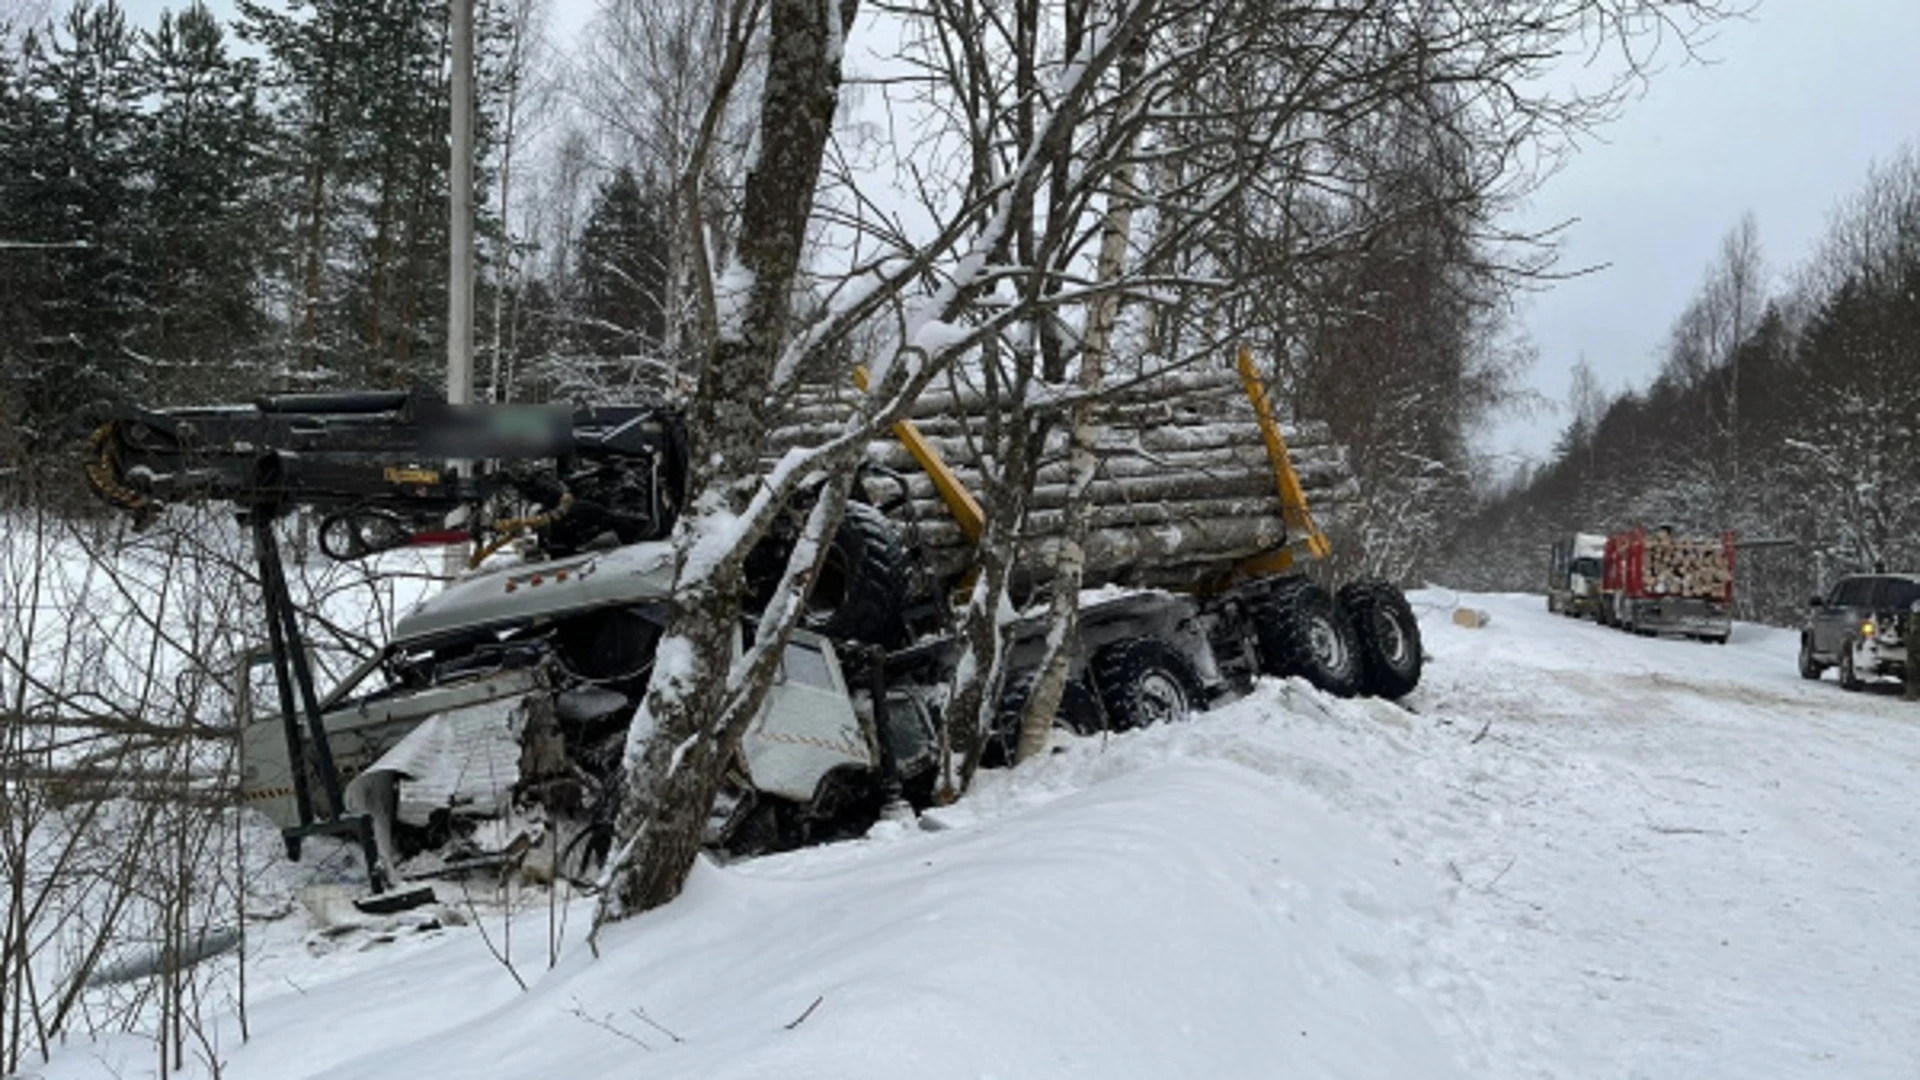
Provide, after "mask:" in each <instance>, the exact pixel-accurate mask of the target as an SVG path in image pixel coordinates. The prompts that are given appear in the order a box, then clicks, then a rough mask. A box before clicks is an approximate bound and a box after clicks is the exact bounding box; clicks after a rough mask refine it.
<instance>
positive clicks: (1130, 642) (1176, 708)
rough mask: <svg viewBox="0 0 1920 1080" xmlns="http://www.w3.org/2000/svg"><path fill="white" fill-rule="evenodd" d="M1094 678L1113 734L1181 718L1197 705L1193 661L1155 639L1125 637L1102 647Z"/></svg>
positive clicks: (1186, 715)
mask: <svg viewBox="0 0 1920 1080" xmlns="http://www.w3.org/2000/svg"><path fill="white" fill-rule="evenodd" d="M1093 678H1094V682H1095V684H1096V685H1098V687H1099V689H1100V700H1101V702H1102V703H1103V704H1105V705H1106V707H1107V722H1108V724H1109V725H1111V726H1112V728H1113V730H1115V731H1130V730H1132V729H1134V728H1143V727H1147V726H1149V725H1152V724H1160V723H1167V722H1170V721H1174V720H1185V719H1186V718H1187V717H1188V716H1190V715H1192V714H1193V711H1194V710H1195V709H1196V708H1197V707H1198V705H1199V702H1200V693H1201V691H1200V675H1199V673H1198V672H1196V671H1194V669H1193V663H1192V661H1189V660H1188V659H1187V658H1186V657H1185V656H1183V655H1181V653H1180V651H1179V650H1178V649H1175V648H1174V647H1173V646H1171V645H1169V644H1167V643H1166V642H1164V641H1161V640H1160V639H1158V638H1148V637H1138V638H1126V639H1125V640H1122V641H1116V642H1114V643H1113V644H1111V645H1108V646H1107V647H1106V648H1104V649H1101V650H1100V651H1099V652H1098V653H1096V654H1095V655H1094V658H1093Z"/></svg>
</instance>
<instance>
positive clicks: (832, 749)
mask: <svg viewBox="0 0 1920 1080" xmlns="http://www.w3.org/2000/svg"><path fill="white" fill-rule="evenodd" d="M740 746H741V750H742V752H743V754H744V756H745V757H746V761H747V774H748V775H749V776H751V777H752V778H753V785H754V787H756V788H758V789H759V790H761V791H763V792H767V793H769V794H773V795H778V796H780V797H782V798H786V799H792V800H794V801H795V802H801V803H804V802H807V801H808V800H810V799H812V798H813V795H814V791H815V790H816V789H817V788H818V786H819V784H820V778H821V777H823V776H825V775H826V774H827V773H829V772H831V771H833V770H834V769H837V768H840V767H842V766H853V767H856V768H861V769H868V768H872V767H874V764H875V762H874V758H873V752H872V750H871V749H870V748H869V747H868V744H867V738H866V732H865V731H863V730H862V729H861V726H860V719H859V717H857V716H855V715H854V712H853V703H852V701H851V700H850V699H849V698H848V696H847V687H846V682H845V680H844V678H843V676H842V675H841V673H840V661H839V658H838V657H837V656H835V655H834V652H833V646H832V644H831V643H830V642H828V641H827V640H826V639H824V638H820V637H816V636H814V635H813V634H809V633H807V632H806V631H804V630H795V631H794V632H793V636H792V638H790V639H789V640H788V642H787V650H786V654H785V656H784V657H783V658H782V660H781V664H780V673H779V674H778V675H777V676H776V677H775V679H774V684H773V686H772V687H771V688H770V689H769V690H768V691H767V704H766V706H765V707H764V708H763V709H762V710H761V711H760V715H759V717H758V718H757V719H755V720H754V722H753V724H752V726H750V727H748V728H747V731H746V734H745V735H744V736H743V737H742V738H741V740H740Z"/></svg>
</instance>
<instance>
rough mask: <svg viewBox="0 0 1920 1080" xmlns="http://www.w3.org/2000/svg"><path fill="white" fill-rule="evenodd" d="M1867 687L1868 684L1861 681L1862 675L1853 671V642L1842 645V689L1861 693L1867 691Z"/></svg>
mask: <svg viewBox="0 0 1920 1080" xmlns="http://www.w3.org/2000/svg"><path fill="white" fill-rule="evenodd" d="M1866 686H1867V684H1866V683H1865V682H1863V681H1861V678H1860V673H1859V672H1857V671H1855V670H1854V669H1853V642H1851V641H1847V642H1842V643H1841V645H1840V689H1842V690H1854V691H1859V690H1864V689H1866Z"/></svg>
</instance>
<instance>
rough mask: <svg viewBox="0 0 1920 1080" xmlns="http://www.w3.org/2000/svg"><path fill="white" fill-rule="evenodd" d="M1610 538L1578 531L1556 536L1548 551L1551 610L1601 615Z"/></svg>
mask: <svg viewBox="0 0 1920 1080" xmlns="http://www.w3.org/2000/svg"><path fill="white" fill-rule="evenodd" d="M1606 556H1607V538H1606V537H1605V536H1603V535H1600V534H1598V533H1575V534H1574V535H1573V536H1572V537H1570V538H1568V539H1565V540H1556V541H1554V542H1553V546H1552V547H1551V548H1549V549H1548V552H1547V610H1548V611H1551V612H1556V613H1558V614H1562V615H1570V616H1572V617H1574V618H1576V619H1578V618H1598V617H1599V615H1600V605H1601V603H1602V601H1603V599H1604V598H1603V596H1602V593H1601V582H1602V579H1603V578H1604V576H1605V568H1604V565H1605V562H1606Z"/></svg>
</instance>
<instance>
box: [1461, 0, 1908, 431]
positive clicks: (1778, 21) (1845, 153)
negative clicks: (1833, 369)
mask: <svg viewBox="0 0 1920 1080" xmlns="http://www.w3.org/2000/svg"><path fill="white" fill-rule="evenodd" d="M1704 52H1705V54H1706V56H1707V58H1708V60H1709V61H1710V63H1709V64H1705V65H1702V64H1691V65H1686V66H1672V67H1670V68H1668V69H1667V70H1665V71H1663V72H1661V73H1660V74H1659V75H1657V76H1656V77H1655V78H1654V79H1653V81H1652V83H1651V84H1650V86H1649V88H1648V90H1647V93H1646V95H1645V96H1644V97H1643V98H1641V99H1639V100H1637V101H1634V102H1632V103H1631V104H1630V105H1629V106H1628V108H1627V111H1626V113H1625V115H1624V116H1623V117H1621V119H1620V120H1619V121H1617V122H1616V123H1615V124H1613V125H1612V126H1611V127H1609V128H1607V129H1606V130H1605V132H1603V137H1604V138H1605V140H1606V141H1605V142H1603V143H1597V144H1589V145H1587V146H1586V147H1585V148H1583V149H1582V151H1581V152H1580V153H1579V154H1578V156H1577V157H1576V158H1575V159H1574V160H1573V161H1572V162H1570V163H1569V164H1568V166H1567V167H1566V168H1565V169H1564V170H1563V171H1562V172H1561V173H1560V174H1559V175H1557V176H1555V177H1553V178H1552V179H1551V180H1549V181H1548V183H1547V185H1546V187H1545V188H1544V189H1543V190H1542V191H1541V192H1540V193H1539V194H1538V195H1537V196H1536V198H1535V200H1534V204H1533V206H1532V207H1531V208H1530V209H1529V210H1528V212H1527V213H1526V214H1525V215H1524V216H1523V218H1522V219H1521V220H1523V221H1525V222H1526V223H1529V224H1535V225H1542V224H1546V223H1550V222H1557V221H1562V220H1566V219H1577V221H1576V222H1575V224H1574V225H1573V226H1572V228H1571V229H1570V230H1569V232H1568V233H1567V240H1566V243H1565V245H1564V249H1563V250H1564V253H1565V254H1564V261H1563V263H1562V268H1563V269H1573V268H1576V267H1582V266H1600V265H1604V266H1605V269H1602V270H1599V271H1597V272H1596V273H1594V274H1592V275H1590V276H1587V277H1583V278H1579V279H1575V280H1572V281H1568V282H1564V283H1561V284H1558V285H1556V286H1554V287H1553V288H1552V289H1550V290H1548V291H1547V292H1546V293H1544V294H1541V295H1539V296H1536V297H1533V298H1531V299H1530V300H1529V301H1528V302H1525V303H1524V304H1523V306H1522V308H1521V311H1520V313H1519V321H1520V324H1521V327H1522V328H1523V329H1524V330H1525V331H1526V332H1527V334H1528V335H1529V337H1530V338H1531V339H1532V341H1533V343H1534V345H1535V346H1536V347H1537V348H1538V350H1539V361H1538V363H1537V365H1536V367H1535V369H1534V371H1533V373H1532V375H1531V377H1530V378H1529V379H1528V383H1529V385H1530V386H1531V387H1532V388H1533V389H1534V390H1536V391H1537V392H1539V393H1540V394H1542V395H1544V396H1545V397H1547V398H1549V399H1551V400H1552V401H1554V402H1560V401H1564V399H1565V397H1566V392H1567V385H1568V372H1569V371H1570V370H1571V368H1572V367H1573V365H1574V363H1575V362H1576V361H1577V360H1579V359H1580V357H1581V356H1582V355H1585V357H1586V358H1587V362H1588V363H1589V364H1591V365H1592V366H1593V368H1594V370H1595V372H1596V373H1597V374H1598V375H1599V376H1600V379H1601V381H1602V383H1603V384H1604V385H1605V386H1606V388H1607V389H1608V390H1609V391H1610V392H1618V391H1620V390H1623V389H1626V388H1628V387H1630V386H1631V387H1641V386H1645V385H1646V384H1647V383H1648V382H1649V381H1650V380H1651V379H1652V377H1653V374H1654V372H1655V370H1656V369H1657V367H1658V364H1659V354H1660V351H1661V347H1662V345H1663V343H1664V341H1665V339H1666V334H1667V331H1668V330H1669V328H1670V327H1671V326H1672V324H1673V322H1674V320H1675V319H1676V318H1678V316H1679V314H1680V311H1681V309H1682V308H1684V307H1685V306H1686V304H1687V302H1688V300H1690V299H1691V298H1692V296H1693V293H1694V291H1695V290H1696V289H1697V287H1698V285H1699V283H1700V279H1701V277H1702V276H1703V275H1704V273H1705V271H1706V268H1707V265H1708V263H1709V262H1711V261H1712V259H1713V257H1714V255H1715V253H1716V251H1717V249H1718V247H1719V244H1720V240H1721V238H1722V237H1724V236H1725V235H1726V233H1727V231H1728V230H1729V229H1731V228H1732V227H1733V226H1734V225H1735V224H1736V223H1737V221H1738V220H1739V217H1740V215H1741V214H1742V213H1743V212H1745V211H1747V210H1752V211H1753V213H1754V215H1755V218H1756V221H1757V224H1758V225H1759V230H1760V237H1761V242H1762V244H1763V247H1764V250H1765V253H1766V258H1767V264H1768V270H1769V272H1770V273H1771V275H1772V279H1771V281H1772V284H1773V285H1775V286H1778V285H1779V284H1780V282H1781V279H1782V277H1783V276H1784V274H1785V273H1786V272H1787V271H1788V270H1790V269H1791V268H1792V267H1793V266H1794V265H1795V264H1797V263H1799V262H1801V261H1802V260H1804V259H1805V258H1806V257H1807V256H1808V255H1809V254H1810V253H1811V251H1812V249H1813V248H1814V246H1815V245H1816V244H1817V243H1818V242H1819V239H1820V237H1821V235H1822V234H1823V232H1824V231H1825V227H1826V222H1827V217H1828V214H1829V212H1830V211H1831V210H1832V209H1833V207H1834V205H1835V203H1836V202H1837V201H1839V200H1840V199H1842V198H1843V197H1844V196H1846V195H1847V194H1849V193H1851V192H1853V191H1854V190H1856V189H1858V188H1859V187H1860V186H1861V185H1862V184H1863V183H1864V181H1865V179H1866V174H1867V171H1868V169H1869V167H1870V166H1871V165H1872V164H1873V163H1874V162H1875V161H1880V160H1885V159H1887V158H1889V157H1891V156H1892V155H1893V153H1894V152H1895V151H1896V150H1897V149H1898V148H1899V147H1900V146H1901V145H1902V144H1903V143H1904V142H1907V141H1910V140H1913V141H1920V0H1760V3H1759V6H1758V8H1757V10H1756V11H1755V12H1754V13H1753V15H1752V16H1751V17H1750V18H1748V19H1746V20H1742V21H1737V22H1731V23H1728V24H1726V25H1724V26H1722V27H1721V28H1720V29H1719V31H1718V32H1717V34H1716V35H1715V39H1714V40H1713V41H1712V42H1711V43H1709V44H1708V45H1707V46H1706V48H1705V50H1704ZM1564 422H1565V420H1564V417H1563V416H1561V415H1557V414H1551V413H1544V412H1543V413H1540V414H1537V415H1535V416H1533V417H1531V418H1526V417H1514V418H1508V419H1506V420H1505V421H1503V422H1501V423H1500V424H1499V425H1497V428H1496V430H1495V431H1494V432H1492V433H1491V434H1490V437H1489V443H1490V448H1492V449H1495V450H1497V451H1505V452H1510V453H1513V454H1526V455H1531V456H1534V457H1536V458H1539V457H1544V456H1545V454H1546V452H1547V450H1548V449H1549V448H1550V446H1551V445H1552V442H1553V439H1554V437H1555V435H1556V434H1557V433H1558V432H1559V430H1560V428H1561V427H1562V426H1563V425H1564Z"/></svg>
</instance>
